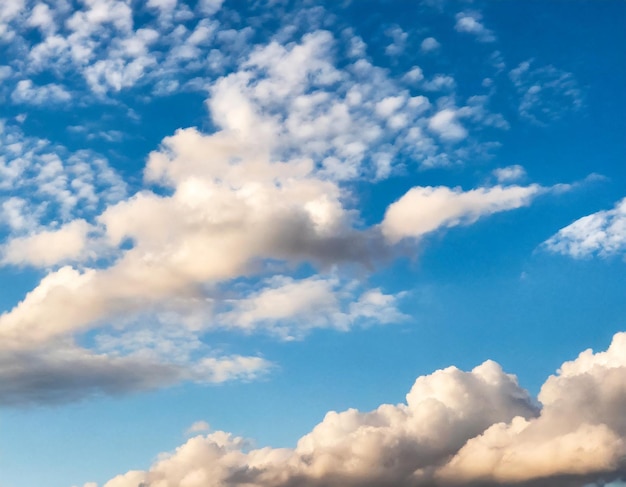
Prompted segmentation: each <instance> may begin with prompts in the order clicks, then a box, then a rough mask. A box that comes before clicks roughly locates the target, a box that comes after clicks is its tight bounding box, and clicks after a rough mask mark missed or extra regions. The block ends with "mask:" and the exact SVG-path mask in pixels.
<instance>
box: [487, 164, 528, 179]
mask: <svg viewBox="0 0 626 487" xmlns="http://www.w3.org/2000/svg"><path fill="white" fill-rule="evenodd" d="M493 175H494V176H495V177H496V179H497V180H498V182H499V183H512V182H515V181H519V180H520V179H524V178H525V177H526V170H525V169H524V168H523V167H522V166H520V165H519V164H515V165H513V166H506V167H499V168H496V169H494V170H493Z"/></svg>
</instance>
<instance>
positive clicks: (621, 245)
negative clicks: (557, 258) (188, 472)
mask: <svg viewBox="0 0 626 487" xmlns="http://www.w3.org/2000/svg"><path fill="white" fill-rule="evenodd" d="M543 246H544V248H546V249H547V250H549V251H550V252H555V253H558V254H563V255H569V256H571V257H574V258H582V257H589V256H593V255H599V256H601V257H608V256H610V255H619V254H624V253H626V198H625V199H622V200H621V201H618V202H617V203H616V204H615V208H613V209H611V210H603V211H598V212H597V213H593V214H591V215H587V216H584V217H582V218H580V219H578V220H576V221H575V222H574V223H572V224H570V225H568V226H566V227H565V228H562V229H561V230H559V231H558V233H557V234H556V235H553V236H552V237H550V238H549V239H548V240H546V241H545V242H544V243H543Z"/></svg>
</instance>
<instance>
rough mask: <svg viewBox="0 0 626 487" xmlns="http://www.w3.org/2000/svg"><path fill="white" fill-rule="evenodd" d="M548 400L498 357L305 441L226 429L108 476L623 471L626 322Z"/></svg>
mask: <svg viewBox="0 0 626 487" xmlns="http://www.w3.org/2000/svg"><path fill="white" fill-rule="evenodd" d="M539 401H540V403H541V409H538V408H537V407H536V406H535V405H534V401H533V400H532V399H531V398H530V397H529V395H528V394H527V392H526V391H524V390H523V389H521V388H520V387H519V385H518V384H517V381H516V378H515V376H512V375H508V374H505V373H504V372H503V371H502V369H501V368H500V366H499V365H498V364H496V363H495V362H492V361H487V362H485V363H483V364H482V365H480V366H478V367H476V368H475V369H473V370H472V371H471V372H462V371H460V370H458V369H457V368H455V367H449V368H447V369H443V370H439V371H436V372H435V373H433V374H431V375H429V376H424V377H420V378H418V379H417V380H416V382H415V384H414V385H413V387H412V389H411V391H410V392H409V393H408V394H407V396H406V402H405V403H402V404H398V405H391V404H383V405H381V406H380V407H378V408H377V409H375V410H374V411H371V412H359V411H357V410H355V409H349V410H347V411H344V412H341V413H337V412H333V411H331V412H329V413H328V414H327V415H326V417H325V418H324V420H323V421H322V422H321V423H319V424H318V425H317V426H316V427H315V428H314V429H313V430H312V431H311V432H310V433H309V434H307V435H305V436H303V437H302V438H300V440H299V441H298V444H297V446H296V448H295V449H273V448H262V449H250V448H249V444H248V442H247V441H245V440H244V439H242V438H238V437H233V436H232V435H230V434H228V433H225V432H222V431H216V432H213V433H210V434H207V435H205V436H197V437H195V438H192V439H190V440H188V441H187V442H186V443H185V444H184V445H182V446H180V447H179V448H177V449H176V451H174V452H172V453H170V454H167V455H162V456H160V458H159V460H158V461H157V462H156V463H155V464H154V465H153V466H152V467H151V468H150V469H149V470H147V471H145V472H141V471H132V472H129V473H127V474H125V475H120V476H118V477H116V478H114V479H112V480H111V481H110V482H108V483H106V484H105V485H104V487H131V486H132V487H135V486H136V485H137V484H138V483H142V484H145V485H150V486H152V485H154V486H156V485H161V484H162V485H185V486H186V487H201V486H206V485H215V486H216V487H221V486H227V485H228V486H233V487H234V486H239V485H240V486H244V485H254V486H256V487H265V486H268V487H269V486H272V487H287V486H290V485H299V486H303V487H317V486H320V485H326V486H332V487H335V486H337V487H338V486H341V487H356V486H362V485H367V486H371V487H379V486H380V487H382V486H388V485H394V486H398V487H420V486H427V485H438V486H440V487H448V486H453V485H456V486H458V485H492V484H493V485H519V482H521V481H524V482H527V483H526V484H524V485H529V486H540V485H551V486H554V487H566V486H570V487H571V486H572V485H581V486H582V485H584V484H589V482H594V481H595V482H600V481H601V480H602V479H606V480H609V479H611V478H612V479H615V478H617V477H619V475H620V473H621V474H622V475H623V473H624V469H626V464H625V463H624V458H626V457H625V454H626V421H625V420H624V416H623V411H624V408H626V333H621V334H617V335H615V337H614V338H613V342H612V344H611V346H610V347H609V349H608V350H607V351H606V352H601V353H597V354H593V353H592V352H591V351H590V350H588V351H586V352H583V353H582V354H581V355H580V356H579V357H578V358H577V359H576V360H574V361H572V362H566V363H565V364H563V366H562V367H561V369H560V370H559V372H558V373H557V375H555V376H551V377H550V378H549V379H548V380H547V381H546V383H545V384H544V385H543V387H542V389H541V393H540V395H539ZM207 482H211V483H209V484H207Z"/></svg>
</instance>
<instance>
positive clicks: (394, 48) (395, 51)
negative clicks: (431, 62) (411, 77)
mask: <svg viewBox="0 0 626 487" xmlns="http://www.w3.org/2000/svg"><path fill="white" fill-rule="evenodd" d="M385 35H387V36H389V37H391V39H392V40H393V42H392V43H391V44H389V45H388V46H387V47H386V48H385V54H387V55H388V56H399V55H400V54H402V53H403V52H404V50H405V48H406V41H407V39H408V37H409V34H407V33H406V32H404V31H403V30H402V29H401V28H400V27H399V26H397V25H396V26H394V27H392V28H390V29H387V30H386V31H385Z"/></svg>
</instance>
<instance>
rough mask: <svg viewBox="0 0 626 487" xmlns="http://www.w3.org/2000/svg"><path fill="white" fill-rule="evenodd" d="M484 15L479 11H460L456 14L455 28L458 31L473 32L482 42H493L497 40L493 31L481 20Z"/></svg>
mask: <svg viewBox="0 0 626 487" xmlns="http://www.w3.org/2000/svg"><path fill="white" fill-rule="evenodd" d="M481 20H482V16H481V15H480V14H479V13H478V12H460V13H458V14H457V15H456V24H455V26H454V28H455V29H456V31H457V32H463V33H467V34H472V35H474V36H476V38H477V39H478V40H479V41H480V42H493V41H495V40H496V37H495V36H494V34H493V32H492V31H490V30H489V29H487V28H486V27H485V26H484V25H483V23H482V22H481Z"/></svg>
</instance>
